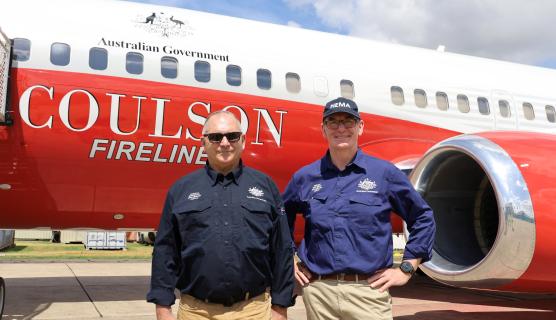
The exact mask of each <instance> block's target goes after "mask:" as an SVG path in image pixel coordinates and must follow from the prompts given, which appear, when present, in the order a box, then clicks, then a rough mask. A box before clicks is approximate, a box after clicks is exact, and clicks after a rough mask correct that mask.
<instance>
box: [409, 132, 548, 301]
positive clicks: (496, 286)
mask: <svg viewBox="0 0 556 320" xmlns="http://www.w3.org/2000/svg"><path fill="white" fill-rule="evenodd" d="M554 159H556V137H554V136H550V135H545V134H536V133H523V132H490V133H481V134H472V135H461V136H457V137H454V138H450V139H448V140H445V141H443V142H440V143H438V144H437V145H435V146H434V147H432V148H431V149H430V150H429V151H428V152H427V153H426V154H425V156H424V157H423V158H422V159H421V160H420V161H419V163H418V164H417V165H416V167H415V169H414V170H413V172H412V174H411V181H412V183H413V185H414V186H415V188H416V189H417V190H418V191H419V192H420V193H421V194H422V196H423V197H424V198H425V200H426V201H427V202H428V203H429V204H430V206H431V207H432V208H433V210H434V216H435V221H436V226H437V232H436V237H435V244H434V253H433V258H432V260H431V261H429V262H426V263H424V264H423V265H422V266H421V269H422V270H423V271H424V272H425V273H426V274H427V275H428V276H430V277H431V278H433V279H435V280H438V281H440V282H443V283H446V284H449V285H453V286H458V287H468V288H479V289H491V290H500V291H516V292H556V272H555V267H556V161H555V160H554ZM406 232H407V231H406Z"/></svg>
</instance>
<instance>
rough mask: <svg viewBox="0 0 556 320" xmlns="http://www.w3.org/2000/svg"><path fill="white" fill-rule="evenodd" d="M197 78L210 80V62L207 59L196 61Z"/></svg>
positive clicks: (198, 79)
mask: <svg viewBox="0 0 556 320" xmlns="http://www.w3.org/2000/svg"><path fill="white" fill-rule="evenodd" d="M195 80H197V81H199V82H209V81H210V63H208V62H206V61H200V60H197V61H195Z"/></svg>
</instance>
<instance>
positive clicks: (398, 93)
mask: <svg viewBox="0 0 556 320" xmlns="http://www.w3.org/2000/svg"><path fill="white" fill-rule="evenodd" d="M390 96H391V97H392V103H393V104H395V105H397V106H401V105H402V104H404V102H405V100H404V97H403V89H402V88H400V87H396V86H392V87H390Z"/></svg>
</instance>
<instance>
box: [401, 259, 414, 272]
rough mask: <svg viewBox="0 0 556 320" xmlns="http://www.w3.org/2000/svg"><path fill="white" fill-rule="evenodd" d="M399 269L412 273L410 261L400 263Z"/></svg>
mask: <svg viewBox="0 0 556 320" xmlns="http://www.w3.org/2000/svg"><path fill="white" fill-rule="evenodd" d="M400 269H402V271H403V272H405V273H413V266H412V265H411V263H409V262H407V261H404V262H402V263H401V264H400Z"/></svg>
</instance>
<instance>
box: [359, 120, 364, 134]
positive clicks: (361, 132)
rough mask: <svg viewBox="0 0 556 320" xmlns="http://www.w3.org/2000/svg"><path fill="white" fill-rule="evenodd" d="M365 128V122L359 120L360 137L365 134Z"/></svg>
mask: <svg viewBox="0 0 556 320" xmlns="http://www.w3.org/2000/svg"><path fill="white" fill-rule="evenodd" d="M364 127H365V122H364V121H363V120H359V129H358V130H359V135H362V134H363V128H364Z"/></svg>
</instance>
